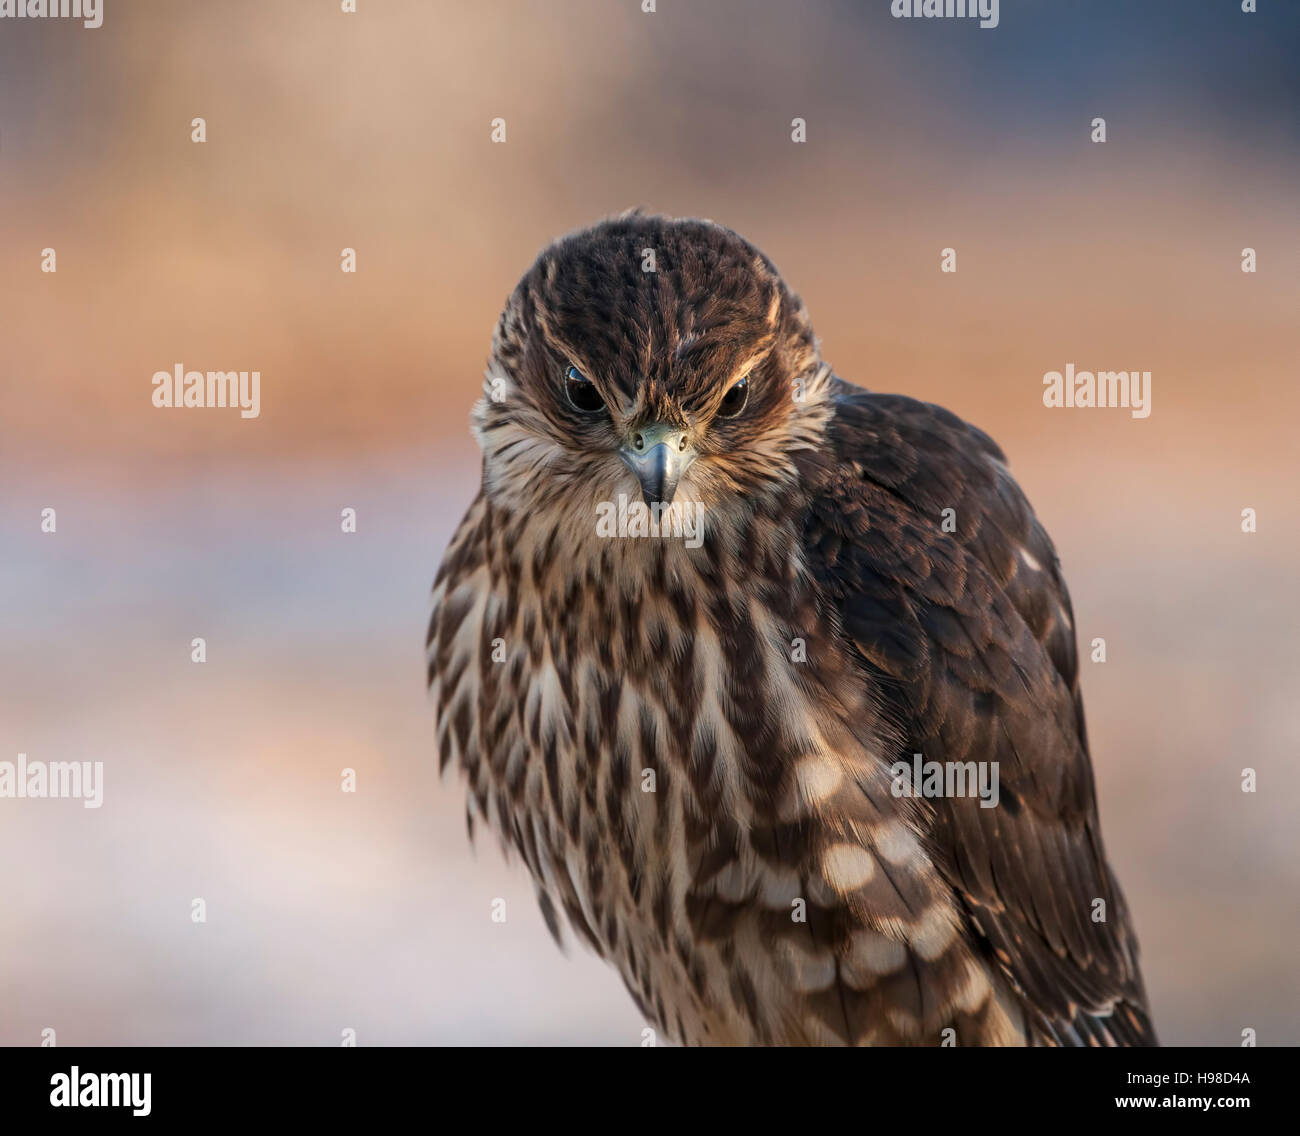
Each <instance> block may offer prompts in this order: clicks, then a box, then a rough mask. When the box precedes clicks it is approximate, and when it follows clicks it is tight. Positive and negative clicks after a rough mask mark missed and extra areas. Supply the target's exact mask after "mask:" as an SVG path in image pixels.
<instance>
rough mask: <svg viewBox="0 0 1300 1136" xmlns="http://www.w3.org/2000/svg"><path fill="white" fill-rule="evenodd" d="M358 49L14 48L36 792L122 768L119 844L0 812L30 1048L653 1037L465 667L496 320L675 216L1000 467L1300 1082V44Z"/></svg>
mask: <svg viewBox="0 0 1300 1136" xmlns="http://www.w3.org/2000/svg"><path fill="white" fill-rule="evenodd" d="M357 6H358V8H359V9H360V11H359V12H358V13H357V14H355V15H352V14H344V13H342V12H341V11H340V4H339V3H338V2H337V0H313V2H309V0H292V2H283V3H277V4H274V5H272V4H264V3H257V2H252V0H249V2H232V3H223V4H208V3H201V2H198V0H174V2H172V3H169V4H167V5H158V4H151V3H144V2H143V0H116V2H114V0H109V2H108V3H107V4H106V5H105V9H106V10H105V12H104V20H103V26H102V27H101V28H99V29H95V30H90V29H85V28H83V27H82V26H81V24H80V23H79V22H78V21H73V20H61V19H58V20H35V19H33V20H10V19H7V20H3V21H0V333H2V335H3V338H2V340H0V342H2V345H3V350H2V351H0V629H2V632H0V760H8V761H15V760H16V758H17V754H19V753H25V754H27V756H28V759H29V760H31V761H47V762H53V761H102V762H103V763H104V767H105V770H104V777H105V789H104V803H103V807H102V808H100V809H97V810H92V809H85V808H83V807H82V806H81V804H80V803H79V802H76V801H60V800H0V1042H4V1043H9V1044H21V1045H34V1044H38V1043H39V1041H40V1034H41V1031H42V1030H43V1029H47V1028H53V1029H55V1030H56V1031H57V1037H58V1040H59V1043H60V1044H77V1043H81V1044H244V1043H262V1044H324V1045H336V1044H338V1043H339V1040H340V1035H341V1031H342V1030H344V1029H347V1028H352V1029H355V1030H356V1031H357V1039H358V1042H359V1043H360V1044H403V1043H405V1044H409V1043H453V1042H464V1043H507V1042H521V1043H596V1044H615V1045H636V1044H639V1043H640V1040H641V1037H640V1030H641V1027H642V1024H643V1023H642V1022H641V1020H640V1017H639V1015H638V1014H637V1013H636V1011H635V1009H634V1008H633V1007H632V1005H631V1002H630V1000H629V999H628V998H627V997H626V996H625V994H624V993H623V990H622V987H621V984H620V982H619V980H618V979H617V978H616V977H615V976H614V974H613V973H612V972H611V971H607V970H606V969H605V968H604V966H603V965H602V964H600V963H598V962H596V961H595V960H594V959H592V958H591V957H590V956H588V955H586V954H584V953H583V952H582V951H581V949H580V948H573V949H572V952H571V954H570V956H569V957H567V958H566V957H565V956H563V955H561V954H560V953H559V952H558V951H557V950H556V949H555V948H554V946H553V945H552V944H551V942H550V940H549V938H548V936H547V935H546V932H545V930H544V928H543V924H542V921H541V918H540V916H539V915H538V913H537V911H536V909H535V906H534V903H533V900H532V894H531V888H530V887H529V885H528V883H527V881H526V878H525V874H524V871H523V869H522V867H521V866H516V867H515V868H513V869H512V868H510V867H507V866H506V865H505V863H504V862H503V860H502V858H501V855H500V853H499V851H498V850H497V848H496V847H495V845H494V844H492V843H491V841H490V839H489V840H484V839H483V838H482V837H480V839H479V844H478V848H477V850H471V848H470V847H469V845H468V844H467V841H466V837H465V832H464V825H463V820H462V806H461V793H460V788H459V786H458V785H457V784H456V783H455V782H454V781H450V780H449V781H448V782H447V783H446V784H440V783H439V782H438V778H437V776H436V759H435V755H434V744H433V730H434V724H433V720H432V711H431V708H430V706H429V705H428V704H427V702H426V700H425V692H424V663H423V653H422V645H423V639H424V632H425V626H426V619H427V605H428V595H429V587H430V584H431V582H432V578H433V574H434V571H435V569H436V567H437V564H438V560H439V557H440V555H441V552H442V549H443V547H444V546H445V544H446V541H447V539H448V537H449V536H450V534H451V531H452V530H453V528H454V526H455V524H456V523H457V521H458V520H459V518H460V515H461V513H462V512H463V510H464V508H465V506H466V505H467V503H468V502H469V500H470V499H471V497H472V495H473V493H474V490H475V487H476V485H477V482H478V454H477V450H476V448H475V446H474V444H473V441H472V439H471V438H470V436H469V432H468V425H467V415H468V412H469V409H470V406H471V404H472V402H473V400H474V399H475V397H476V395H477V392H478V389H479V385H480V382H481V376H482V371H483V368H484V365H485V362H486V355H487V350H488V343H489V337H490V334H491V330H492V327H493V324H494V322H495V320H496V317H497V314H498V311H499V309H500V307H501V305H502V303H503V302H504V300H505V297H506V295H507V294H508V293H509V291H510V289H511V288H512V287H513V285H514V283H515V281H516V280H517V279H518V277H519V276H520V275H521V274H522V273H523V271H524V270H525V269H526V268H527V267H528V265H529V263H530V262H531V260H532V259H533V257H534V256H535V254H536V252H537V251H538V250H539V249H540V248H541V247H542V246H543V245H544V244H545V243H546V242H548V241H549V240H550V239H552V238H554V237H555V236H557V235H560V234H562V233H565V232H567V231H569V230H572V229H574V228H578V227H581V226H583V225H586V224H589V223H591V222H593V221H595V220H597V219H599V218H600V217H602V216H605V215H607V214H610V213H613V212H616V211H620V210H622V209H625V208H628V207H631V206H634V205H641V206H644V207H646V208H647V209H650V210H653V211H660V212H666V213H671V214H675V215H688V216H702V217H709V218H712V219H714V220H716V221H719V222H721V223H723V224H726V225H728V226H730V227H731V228H734V229H736V230H737V231H739V232H740V233H742V234H743V235H745V236H746V237H747V238H749V239H750V240H751V241H753V242H754V243H755V244H757V245H758V246H759V247H760V248H762V249H763V250H764V251H765V252H766V253H767V254H768V255H769V256H770V257H771V258H772V259H773V260H774V261H775V263H776V264H777V266H778V267H779V268H780V269H781V271H782V272H783V274H784V275H785V276H786V278H787V280H789V281H790V282H791V284H792V285H793V287H795V288H796V289H797V290H798V291H799V292H800V293H801V295H802V296H803V298H804V300H805V301H806V303H807V305H808V308H809V310H810V312H811V314H812V317H813V320H814V323H815V325H816V327H817V328H818V331H819V334H820V335H821V337H822V341H823V350H824V354H825V356H826V358H827V359H828V360H830V361H831V363H832V364H833V365H834V366H835V368H836V370H837V371H838V372H839V373H840V374H841V375H843V376H844V377H846V378H848V379H850V380H852V381H854V382H857V383H859V384H862V385H865V386H869V387H872V388H875V389H879V390H896V391H902V392H905V393H907V394H910V395H913V396H915V397H918V398H922V399H926V400H929V401H934V402H939V403H942V404H943V405H945V406H947V407H949V408H950V409H952V410H953V411H955V412H956V413H958V414H960V415H962V416H963V417H965V418H967V419H969V420H971V421H973V422H974V423H976V424H977V425H979V426H981V427H982V428H983V429H985V430H986V431H988V432H989V433H990V434H992V435H993V437H994V438H996V439H997V440H998V442H999V443H1000V444H1001V445H1002V447H1003V448H1004V450H1005V451H1006V452H1007V454H1008V455H1009V457H1010V459H1011V463H1012V468H1013V470H1014V472H1015V473H1016V474H1017V475H1018V477H1019V480H1020V482H1021V484H1022V485H1023V486H1024V488H1025V490H1026V492H1027V493H1028V495H1029V497H1030V499H1031V501H1032V502H1033V503H1034V505H1035V507H1036V508H1037V510H1038V513H1039V515H1040V517H1041V518H1042V519H1043V521H1044V523H1045V524H1046V526H1047V528H1048V530H1049V531H1050V532H1051V534H1052V535H1053V537H1054V539H1055V541H1056V544H1057V548H1058V550H1059V552H1060V556H1061V559H1062V562H1063V565H1064V568H1065V572H1066V575H1067V578H1068V580H1069V583H1070V587H1071V589H1072V592H1073V597H1074V605H1075V612H1076V617H1077V619H1076V622H1077V628H1078V633H1079V637H1080V640H1081V642H1082V643H1083V644H1084V645H1085V652H1086V650H1087V647H1086V645H1087V644H1088V643H1090V642H1091V640H1092V639H1094V638H1096V637H1103V638H1105V640H1106V644H1107V655H1108V658H1107V661H1106V662H1105V663H1104V664H1098V663H1092V662H1089V661H1085V662H1084V663H1083V683H1084V692H1085V701H1086V706H1087V710H1088V724H1089V731H1090V735H1091V740H1092V748H1093V755H1094V762H1095V765H1096V770H1097V779H1098V790H1099V794H1100V798H1101V815H1102V821H1103V829H1104V833H1105V838H1106V842H1107V847H1108V851H1109V854H1110V857H1111V861H1112V863H1113V864H1114V866H1115V868H1116V870H1117V872H1118V874H1119V876H1120V878H1121V880H1122V882H1123V885H1124V888H1125V890H1126V892H1127V895H1128V898H1129V901H1130V905H1131V907H1132V908H1133V911H1134V914H1135V918H1136V922H1137V927H1138V931H1139V935H1140V939H1141V944H1142V949H1143V962H1144V970H1145V973H1146V978H1147V984H1148V987H1149V991H1150V994H1151V998H1152V1003H1153V1008H1154V1012H1155V1018H1156V1022H1157V1026H1158V1028H1159V1031H1160V1034H1161V1038H1162V1040H1163V1041H1164V1042H1165V1043H1166V1044H1173V1045H1189V1044H1204V1045H1228V1046H1231V1045H1238V1044H1240V1040H1241V1031H1242V1030H1243V1029H1247V1028H1250V1029H1254V1030H1256V1031H1257V1034H1258V1039H1259V1043H1260V1044H1261V1045H1277V1044H1292V1045H1294V1044H1297V1043H1300V1013H1298V1010H1300V963H1298V962H1297V955H1296V947H1295V944H1296V943H1297V942H1298V941H1300V900H1298V898H1297V897H1298V896H1300V837H1298V836H1297V827H1298V826H1297V804H1298V803H1300V763H1298V762H1297V754H1298V753H1300V709H1298V708H1297V691H1298V690H1300V657H1298V654H1297V648H1296V643H1297V639H1298V637H1300V605H1297V601H1296V583H1297V580H1296V570H1295V567H1294V565H1295V563H1296V558H1297V553H1298V552H1300V523H1298V522H1300V505H1298V503H1297V492H1298V491H1300V446H1298V445H1297V443H1296V440H1295V423H1296V420H1297V413H1298V412H1300V394H1297V370H1298V368H1297V363H1298V361H1300V330H1298V324H1297V311H1298V308H1300V208H1298V207H1297V206H1298V194H1297V174H1298V173H1300V70H1298V69H1297V67H1296V60H1297V58H1298V57H1300V6H1296V5H1290V4H1283V3H1281V2H1278V0H1260V3H1259V8H1260V9H1261V10H1260V12H1259V13H1258V14H1254V15H1249V14H1243V13H1242V12H1241V11H1240V4H1239V3H1237V2H1236V0H1149V2H1147V3H1144V4H1141V5H1135V4H1132V3H1125V2H1121V0H1088V2H1086V3H1085V2H1084V0H1075V2H1070V0H1058V2H1054V3H1036V4H1031V3H1028V2H1018V0H1003V2H1002V4H1001V5H1000V22H999V25H998V27H997V28H996V29H992V30H981V29H979V28H978V27H977V26H976V23H975V22H974V21H963V20H896V19H893V18H891V17H890V14H889V2H888V0H871V2H868V0H841V2H829V0H803V2H800V3H793V2H789V0H787V2H777V0H771V2H767V3H757V2H755V0H726V2H723V0H691V2H690V3H687V2H685V0H659V3H658V4H657V8H658V11H656V12H654V13H652V14H647V13H644V12H643V11H642V10H641V4H640V0H563V2H561V0H555V2H552V3H546V4H541V3H536V2H525V0H498V2H494V3H471V2H469V0H466V2H465V3H463V4H452V3H417V2H415V0H410V2H401V0H390V2H384V3H378V2H375V0H359V3H358V5H357ZM200 116H201V117H203V118H204V119H205V120H206V124H207V141H206V142H205V143H203V144H195V143H193V142H192V141H191V129H192V128H191V120H192V119H193V118H195V117H200ZM497 117H501V118H504V119H505V120H506V123H507V141H506V143H505V144H493V143H492V142H491V140H490V134H491V120H492V119H494V118H497ZM795 117H801V118H804V119H805V120H806V122H807V142H806V143H804V144H794V143H792V141H791V120H792V119H793V118H795ZM1095 117H1104V118H1105V119H1106V124H1107V136H1108V140H1107V141H1106V142H1105V144H1095V143H1093V142H1092V141H1090V134H1091V131H1092V126H1091V123H1092V120H1093V118H1095ZM47 247H48V248H53V249H55V250H56V254H57V272H56V273H53V274H50V273H43V272H42V271H41V260H42V250H43V249H45V248H47ZM345 247H350V248H354V249H355V250H356V257H357V272H356V273H355V275H345V274H344V273H342V272H341V271H340V254H341V251H342V249H344V248H345ZM945 247H952V248H955V249H956V250H957V258H958V259H957V264H958V271H957V273H956V274H955V275H951V274H942V273H941V272H940V271H939V261H940V252H941V250H942V249H943V248H945ZM1245 247H1252V248H1254V249H1255V250H1256V252H1257V256H1258V272H1257V273H1256V274H1253V275H1248V274H1244V273H1243V272H1242V271H1241V250H1242V249H1243V248H1245ZM177 363H181V364H183V365H184V366H185V367H186V368H187V369H197V370H209V369H216V370H231V369H233V370H250V371H251V370H258V371H260V372H261V375H262V387H261V415H260V417H258V418H256V419H247V420H246V419H242V418H241V417H240V416H239V415H238V413H237V412H235V411H232V410H217V409H213V410H188V411H179V410H162V409H157V408H155V407H154V406H153V405H152V404H151V395H152V389H153V388H152V384H151V377H152V375H153V373H154V372H155V371H158V370H170V369H171V368H172V367H174V366H175V365H176V364H177ZM1067 363H1074V364H1075V365H1076V367H1078V368H1079V369H1088V370H1109V369H1114V370H1124V369H1131V370H1149V371H1151V372H1152V387H1153V397H1152V407H1153V409H1152V413H1151V416H1150V417H1149V418H1147V419H1145V420H1135V419H1133V418H1132V417H1131V416H1130V414H1129V413H1128V411H1125V410H1047V409H1045V408H1044V407H1043V405H1042V389H1043V388H1042V377H1043V375H1044V373H1045V372H1047V371H1050V370H1062V369H1064V367H1065V365H1066V364H1067ZM45 508H54V509H56V510H57V532H56V533H54V534H48V533H42V532H41V531H40V520H41V510H42V509H45ZM344 508H353V509H355V510H356V511H357V532H356V533H355V534H344V533H342V532H341V529H340V510H342V509H344ZM1244 508H1253V509H1255V510H1256V511H1257V515H1258V531H1257V532H1256V533H1254V534H1244V533H1243V532H1242V531H1241V510H1242V509H1244ZM195 637H203V638H204V639H206V641H207V662H206V663H204V664H202V665H198V664H195V663H193V662H191V657H190V656H191V646H190V643H191V640H192V639H193V638H195ZM1085 659H1086V653H1085ZM1245 767H1250V768H1253V769H1255V770H1257V772H1258V782H1259V791H1258V792H1257V793H1255V794H1253V795H1249V794H1244V793H1243V792H1242V791H1241V771H1242V769H1243V768H1245ZM344 768H352V769H355V770H356V774H357V789H358V791H357V792H356V794H355V795H348V794H344V793H342V792H341V791H340V779H341V771H342V770H343V769H344ZM195 897H202V898H203V899H204V900H205V901H206V904H207V922H206V924H202V925H196V924H194V923H192V922H191V918H190V912H191V901H192V899H194V898H195ZM497 897H502V898H505V899H506V901H507V905H508V906H507V911H508V919H507V922H506V923H504V924H497V923H493V922H492V921H491V919H490V905H491V902H492V900H493V899H494V898H497Z"/></svg>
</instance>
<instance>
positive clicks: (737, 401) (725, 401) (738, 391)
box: [718, 379, 749, 418]
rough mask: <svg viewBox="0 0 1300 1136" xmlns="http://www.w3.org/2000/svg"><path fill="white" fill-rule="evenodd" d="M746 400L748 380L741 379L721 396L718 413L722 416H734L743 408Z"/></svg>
mask: <svg viewBox="0 0 1300 1136" xmlns="http://www.w3.org/2000/svg"><path fill="white" fill-rule="evenodd" d="M748 401H749V380H748V379H741V380H740V382H738V383H736V384H735V385H734V386H733V387H732V388H731V390H729V391H727V393H726V394H724V395H723V396H722V405H721V406H719V407H718V415H719V416H720V417H722V418H735V417H736V415H737V414H739V413H740V412H741V411H742V410H744V409H745V403H747V402H748Z"/></svg>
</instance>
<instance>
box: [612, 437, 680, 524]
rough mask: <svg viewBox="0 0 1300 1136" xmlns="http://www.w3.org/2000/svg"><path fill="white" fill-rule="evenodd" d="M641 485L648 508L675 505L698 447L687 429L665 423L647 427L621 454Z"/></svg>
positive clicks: (642, 495) (633, 438) (621, 450)
mask: <svg viewBox="0 0 1300 1136" xmlns="http://www.w3.org/2000/svg"><path fill="white" fill-rule="evenodd" d="M618 456H619V457H621V458H622V459H623V460H624V461H625V462H627V465H628V468H629V469H630V470H631V471H632V472H633V473H635V474H636V477H637V480H638V481H639V482H640V483H641V498H642V500H644V501H645V503H646V504H647V505H653V504H654V503H655V502H662V503H663V504H665V505H671V504H672V501H673V494H675V493H676V492H677V483H678V482H679V481H680V480H681V477H682V474H683V473H685V472H686V467H687V466H689V465H690V464H691V462H693V461H694V460H695V448H694V447H693V446H692V445H691V443H690V441H689V439H688V438H687V437H686V432H685V431H684V430H679V429H678V428H677V427H675V426H670V425H668V424H666V423H663V422H655V423H652V424H651V425H649V426H645V427H643V428H642V429H640V430H638V431H637V432H636V433H635V434H633V435H632V439H631V441H629V442H628V443H627V445H625V446H623V447H622V448H621V449H620V450H619V451H618Z"/></svg>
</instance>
